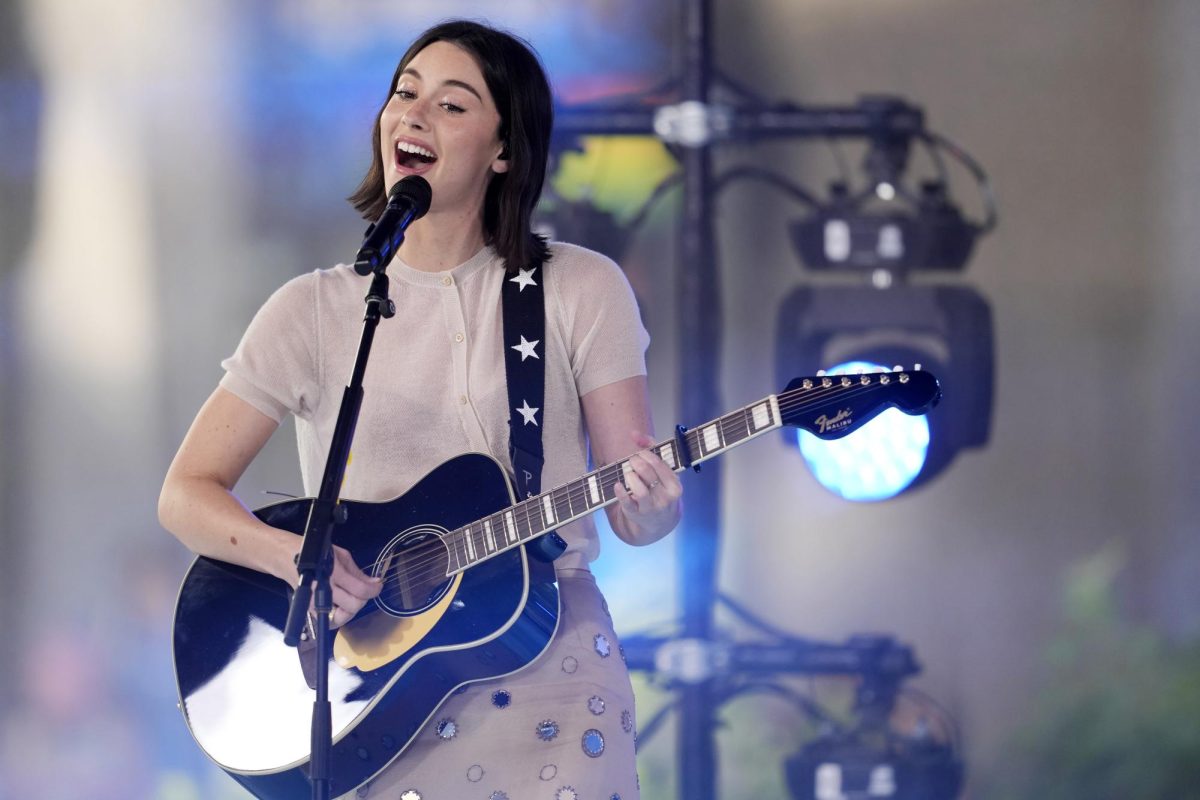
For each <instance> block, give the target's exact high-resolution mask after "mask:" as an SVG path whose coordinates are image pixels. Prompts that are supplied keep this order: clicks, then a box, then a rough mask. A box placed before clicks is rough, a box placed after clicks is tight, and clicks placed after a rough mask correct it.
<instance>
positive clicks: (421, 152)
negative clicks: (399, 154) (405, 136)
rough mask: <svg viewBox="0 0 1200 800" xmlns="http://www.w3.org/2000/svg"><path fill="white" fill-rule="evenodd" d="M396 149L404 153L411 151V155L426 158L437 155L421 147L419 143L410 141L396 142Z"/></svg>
mask: <svg viewBox="0 0 1200 800" xmlns="http://www.w3.org/2000/svg"><path fill="white" fill-rule="evenodd" d="M396 149H397V150H401V151H403V152H405V153H412V154H413V155H418V156H425V157H426V158H437V156H435V155H434V154H433V153H432V152H430V151H429V150H426V149H425V148H424V147H421V145H419V144H412V143H410V142H396Z"/></svg>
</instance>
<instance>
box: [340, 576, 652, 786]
mask: <svg viewBox="0 0 1200 800" xmlns="http://www.w3.org/2000/svg"><path fill="white" fill-rule="evenodd" d="M558 586H559V594H560V598H561V608H562V612H561V617H560V620H559V628H558V632H557V634H556V635H555V637H554V640H553V641H552V642H551V643H550V646H549V647H548V648H547V649H546V652H545V653H543V654H542V655H541V656H540V657H539V658H538V659H537V660H536V661H535V662H534V663H533V664H531V665H529V666H528V667H526V668H525V669H523V670H521V671H520V672H517V673H515V674H513V675H510V676H508V677H505V678H500V679H497V680H495V681H488V682H485V683H477V684H473V685H472V686H470V687H469V688H467V689H466V690H465V691H463V692H462V693H460V694H455V695H452V696H451V697H450V698H449V699H447V700H446V702H445V703H444V704H443V705H442V707H441V708H439V709H438V711H437V713H436V714H434V716H433V719H432V720H431V721H430V723H429V724H428V725H427V726H426V727H425V729H424V730H422V731H421V732H420V733H419V734H418V735H417V737H416V739H414V740H413V742H412V744H410V745H409V747H408V749H407V750H405V752H404V753H403V754H401V756H400V757H399V758H398V759H397V760H396V761H395V762H393V763H392V764H391V765H390V766H389V767H388V768H387V769H386V770H384V771H383V772H382V773H380V775H379V776H377V777H376V778H375V779H374V780H373V781H371V782H370V783H369V784H368V785H366V786H363V787H361V788H360V789H359V790H358V791H357V792H352V793H350V794H348V795H346V796H345V797H346V798H347V799H349V798H355V797H369V798H373V799H375V798H378V799H379V800H638V780H637V769H636V763H635V760H634V736H635V724H636V723H635V716H634V714H635V712H634V706H633V688H632V687H631V686H630V683H629V673H628V671H627V670H626V668H625V664H624V662H623V659H622V657H621V653H620V649H619V644H618V642H617V637H616V634H615V633H614V632H613V628H612V620H611V618H610V617H609V615H608V607H607V604H606V603H605V602H604V598H603V596H602V595H601V594H600V590H599V589H598V588H597V586H596V581H595V578H594V577H593V576H592V574H591V573H590V572H588V571H586V570H560V571H559V574H558Z"/></svg>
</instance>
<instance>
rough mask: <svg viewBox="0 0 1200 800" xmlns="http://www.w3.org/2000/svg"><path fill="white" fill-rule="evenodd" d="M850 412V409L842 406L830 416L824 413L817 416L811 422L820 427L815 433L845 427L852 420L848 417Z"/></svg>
mask: <svg viewBox="0 0 1200 800" xmlns="http://www.w3.org/2000/svg"><path fill="white" fill-rule="evenodd" d="M850 413H851V412H850V409H848V408H843V409H842V410H841V411H839V412H838V413H836V414H834V415H833V416H832V417H829V416H826V415H825V414H822V415H821V416H819V417H817V418H816V419H815V420H813V422H814V423H816V425H817V427H818V428H819V429H820V430H818V431H817V433H829V432H830V431H836V430H840V429H842V428H845V427H847V426H848V425H850V423H851V422H852V421H853V420H851V419H850Z"/></svg>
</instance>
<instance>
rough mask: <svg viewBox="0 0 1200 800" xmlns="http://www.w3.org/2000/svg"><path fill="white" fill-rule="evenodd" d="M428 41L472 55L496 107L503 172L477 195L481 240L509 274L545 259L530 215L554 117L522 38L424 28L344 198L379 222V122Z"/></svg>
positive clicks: (466, 27)
mask: <svg viewBox="0 0 1200 800" xmlns="http://www.w3.org/2000/svg"><path fill="white" fill-rule="evenodd" d="M434 42H451V43H452V44H455V45H457V46H459V47H461V48H462V49H463V50H465V51H467V52H468V53H470V54H471V56H472V57H473V58H474V59H475V61H476V63H477V64H478V65H479V70H480V72H482V73H483V79H484V81H485V82H486V83H487V88H488V91H489V92H491V94H492V100H493V101H494V102H495V104H496V110H497V111H499V112H500V130H499V137H500V140H501V141H502V142H503V143H504V148H505V157H506V158H507V159H508V171H507V172H498V173H495V174H493V175H492V179H491V182H490V183H489V184H488V188H487V193H486V196H485V197H484V205H483V227H484V235H485V236H486V237H487V241H488V243H489V244H490V245H492V247H494V248H495V249H496V251H497V253H499V254H500V256H501V257H502V258H503V259H504V264H505V267H506V269H507V270H508V271H509V272H515V271H516V270H517V269H518V268H520V267H524V266H527V265H529V264H531V263H534V262H536V261H544V260H546V259H547V258H549V251H548V249H547V247H546V241H545V239H543V238H542V237H540V236H537V235H535V234H534V233H533V230H532V226H531V221H530V218H531V216H532V214H533V208H534V206H536V205H537V202H538V198H539V197H541V194H542V183H543V182H544V180H545V177H546V160H547V158H548V156H549V153H550V128H551V126H552V125H553V121H554V111H553V106H552V103H551V98H550V84H549V82H548V81H547V80H546V73H545V71H544V70H543V69H542V64H541V62H540V61H539V59H538V57H537V54H536V53H535V52H534V51H533V48H532V47H531V46H530V45H529V43H528V42H526V41H524V40H523V39H519V38H517V37H516V36H513V35H512V34H510V33H506V32H504V31H500V30H496V29H494V28H490V27H488V26H486V25H482V24H480V23H478V22H472V21H470V20H453V21H450V22H443V23H441V24H439V25H435V26H434V27H432V28H430V29H429V30H427V31H425V32H424V33H423V34H421V35H420V36H419V37H417V40H416V41H415V42H413V43H412V45H411V46H409V48H408V51H407V52H406V53H405V54H404V56H403V57H402V58H401V59H400V63H399V65H397V67H396V72H395V74H393V75H392V84H391V87H390V88H389V89H388V94H387V97H386V98H384V101H383V105H382V106H380V108H379V113H377V114H376V115H375V128H374V130H373V132H372V134H371V167H370V169H368V170H367V174H366V176H365V177H364V178H363V180H362V183H360V184H359V186H358V188H357V189H356V190H355V191H354V194H352V195H350V197H348V198H347V199H348V200H349V201H350V203H351V204H352V205H353V206H354V207H355V208H356V209H357V210H358V211H359V213H361V214H362V215H363V217H364V218H365V219H367V220H369V221H372V222H373V221H375V220H377V219H379V215H380V214H382V213H383V209H384V207H385V206H386V205H387V197H386V195H385V194H384V184H383V157H382V155H381V152H380V142H379V137H380V132H379V121H380V118H381V117H382V116H383V109H384V107H386V106H387V102H388V100H389V99H391V96H392V93H393V92H395V90H396V82H397V81H398V80H399V79H400V74H401V73H402V72H404V70H405V69H406V68H407V67H408V64H409V62H410V61H412V60H413V58H414V57H415V56H416V55H417V53H419V52H421V51H422V50H424V49H425V48H426V47H428V46H429V45H431V44H433V43H434Z"/></svg>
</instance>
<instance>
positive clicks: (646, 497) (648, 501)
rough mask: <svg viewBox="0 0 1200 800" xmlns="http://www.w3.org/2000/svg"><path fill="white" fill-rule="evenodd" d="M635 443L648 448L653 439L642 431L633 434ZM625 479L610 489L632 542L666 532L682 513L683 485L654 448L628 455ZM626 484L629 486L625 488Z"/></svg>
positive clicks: (652, 540)
mask: <svg viewBox="0 0 1200 800" xmlns="http://www.w3.org/2000/svg"><path fill="white" fill-rule="evenodd" d="M633 439H634V442H635V443H636V444H637V446H638V447H641V448H649V447H650V446H651V445H653V444H654V440H653V439H651V438H650V437H649V436H647V435H646V434H644V433H637V434H634V436H633ZM628 462H629V467H630V468H629V469H627V470H625V476H624V477H625V481H624V483H622V482H621V481H617V482H616V484H615V485H614V486H613V493H614V494H615V495H616V497H617V503H618V506H619V508H620V513H621V515H622V516H623V517H624V521H625V523H626V524H625V526H624V527H625V531H624V532H625V533H626V534H627V536H628V537H629V540H630V543H631V544H649V543H650V542H654V541H657V540H658V539H661V538H662V537H663V536H666V535H667V534H668V533H670V532H671V531H672V530H674V529H675V526H676V525H678V524H679V519H680V517H681V516H682V514H683V503H682V501H681V498H682V496H683V485H682V484H681V483H680V482H679V476H677V475H676V474H675V473H674V472H673V471H672V470H671V468H670V467H668V466H667V465H666V463H665V462H664V461H663V460H662V459H661V458H659V457H658V456H657V455H656V454H655V453H654V451H652V450H649V449H642V450H640V451H639V452H637V453H634V454H633V455H632V456H630V457H629V459H628ZM626 484H628V488H626Z"/></svg>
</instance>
